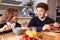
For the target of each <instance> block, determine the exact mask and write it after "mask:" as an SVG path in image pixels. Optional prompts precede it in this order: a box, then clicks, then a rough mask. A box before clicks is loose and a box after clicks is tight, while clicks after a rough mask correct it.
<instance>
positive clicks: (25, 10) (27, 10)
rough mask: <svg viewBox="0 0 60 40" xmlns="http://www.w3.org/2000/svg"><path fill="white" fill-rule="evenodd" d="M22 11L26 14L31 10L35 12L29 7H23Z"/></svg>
mask: <svg viewBox="0 0 60 40" xmlns="http://www.w3.org/2000/svg"><path fill="white" fill-rule="evenodd" d="M22 12H23V14H24V15H27V14H29V13H30V12H33V11H32V9H31V8H28V9H26V8H23V9H22Z"/></svg>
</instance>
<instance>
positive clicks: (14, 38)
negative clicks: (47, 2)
mask: <svg viewBox="0 0 60 40" xmlns="http://www.w3.org/2000/svg"><path fill="white" fill-rule="evenodd" d="M20 37H21V35H17V34H14V33H13V32H11V33H7V34H0V40H20Z"/></svg>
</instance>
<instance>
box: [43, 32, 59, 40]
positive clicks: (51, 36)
mask: <svg viewBox="0 0 60 40" xmlns="http://www.w3.org/2000/svg"><path fill="white" fill-rule="evenodd" d="M42 39H43V40H60V33H55V32H42Z"/></svg>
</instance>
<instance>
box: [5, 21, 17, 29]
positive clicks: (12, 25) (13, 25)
mask: <svg viewBox="0 0 60 40" xmlns="http://www.w3.org/2000/svg"><path fill="white" fill-rule="evenodd" d="M6 23H7V25H8V26H10V27H11V28H12V29H13V28H15V25H16V23H12V24H11V23H10V22H6Z"/></svg>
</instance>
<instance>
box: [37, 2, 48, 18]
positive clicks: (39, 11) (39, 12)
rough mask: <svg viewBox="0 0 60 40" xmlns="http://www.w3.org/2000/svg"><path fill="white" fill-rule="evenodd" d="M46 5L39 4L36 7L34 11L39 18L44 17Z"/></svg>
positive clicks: (46, 9)
mask: <svg viewBox="0 0 60 40" xmlns="http://www.w3.org/2000/svg"><path fill="white" fill-rule="evenodd" d="M48 9H49V8H48V5H47V4H45V3H39V4H37V6H36V11H37V15H38V16H39V17H44V16H45V14H46V12H47V11H48Z"/></svg>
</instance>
